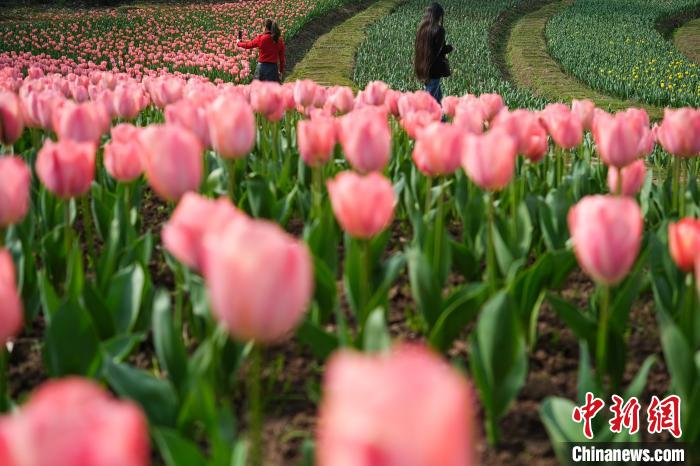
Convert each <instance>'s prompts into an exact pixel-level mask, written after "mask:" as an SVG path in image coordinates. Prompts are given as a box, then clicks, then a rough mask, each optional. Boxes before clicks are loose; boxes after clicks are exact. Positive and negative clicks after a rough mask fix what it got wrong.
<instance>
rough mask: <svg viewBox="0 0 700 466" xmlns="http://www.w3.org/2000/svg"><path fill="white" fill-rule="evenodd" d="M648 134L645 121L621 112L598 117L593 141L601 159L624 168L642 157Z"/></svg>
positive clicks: (612, 165)
mask: <svg viewBox="0 0 700 466" xmlns="http://www.w3.org/2000/svg"><path fill="white" fill-rule="evenodd" d="M646 133H649V134H650V130H649V128H648V127H645V126H644V123H643V121H641V120H638V119H636V118H630V116H629V114H627V113H624V112H620V113H616V114H615V115H614V116H611V115H607V114H602V113H601V114H598V116H596V120H595V125H594V131H593V139H594V140H595V143H596V150H597V151H598V153H599V154H600V157H601V159H602V160H603V161H604V162H605V163H606V164H607V165H609V166H611V167H617V168H624V167H626V166H627V165H630V164H631V163H632V162H634V161H635V160H637V159H638V158H639V157H640V156H641V155H642V150H641V148H642V146H643V145H644V138H645V137H646Z"/></svg>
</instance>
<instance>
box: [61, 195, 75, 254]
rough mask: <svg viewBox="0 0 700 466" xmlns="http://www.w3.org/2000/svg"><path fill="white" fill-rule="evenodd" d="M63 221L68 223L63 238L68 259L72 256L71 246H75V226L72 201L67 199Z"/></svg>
mask: <svg viewBox="0 0 700 466" xmlns="http://www.w3.org/2000/svg"><path fill="white" fill-rule="evenodd" d="M63 221H64V223H65V224H66V225H65V229H64V232H63V233H64V234H63V238H64V241H65V246H66V260H68V257H69V256H70V248H71V247H72V246H73V226H72V225H71V219H70V201H66V202H65V205H64V209H63Z"/></svg>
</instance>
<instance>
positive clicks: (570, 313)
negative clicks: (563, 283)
mask: <svg viewBox="0 0 700 466" xmlns="http://www.w3.org/2000/svg"><path fill="white" fill-rule="evenodd" d="M547 301H548V302H549V304H550V305H551V306H552V309H553V310H554V312H556V313H557V315H558V316H559V318H561V319H562V320H563V321H564V322H565V323H566V325H567V327H569V328H570V329H571V331H572V332H574V334H575V335H576V338H578V339H579V340H584V341H586V342H587V343H588V344H589V345H591V346H594V345H595V338H596V328H597V325H596V322H595V321H594V320H593V319H592V318H591V317H589V316H588V315H586V314H584V313H583V312H581V311H580V310H579V309H578V308H577V307H576V306H574V305H573V304H571V303H570V302H569V301H567V300H565V299H562V298H560V297H559V296H557V295H556V294H554V293H547Z"/></svg>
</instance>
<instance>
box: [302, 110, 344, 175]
mask: <svg viewBox="0 0 700 466" xmlns="http://www.w3.org/2000/svg"><path fill="white" fill-rule="evenodd" d="M335 143H336V137H335V121H333V120H332V119H331V118H316V119H314V120H313V121H311V120H300V121H299V123H297V145H298V146H299V154H300V155H301V158H302V159H303V160H304V162H305V163H306V164H307V165H308V166H310V167H318V166H321V165H323V164H325V163H326V162H327V161H328V159H329V158H330V156H331V154H332V153H333V149H334V148H335Z"/></svg>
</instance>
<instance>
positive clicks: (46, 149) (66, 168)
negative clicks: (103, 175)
mask: <svg viewBox="0 0 700 466" xmlns="http://www.w3.org/2000/svg"><path fill="white" fill-rule="evenodd" d="M36 174H37V176H38V177H39V179H40V180H41V182H42V183H43V184H44V186H46V188H47V189H48V190H49V191H51V192H52V193H54V194H55V195H56V196H58V197H60V198H62V199H70V198H72V197H78V196H82V195H83V194H85V193H87V192H88V191H89V190H90V185H91V184H92V181H93V179H94V176H95V146H94V145H93V144H91V143H79V142H75V141H73V140H70V139H64V140H61V141H58V142H53V141H51V140H50V139H47V140H46V142H45V143H44V146H43V147H42V148H41V150H39V154H38V155H37V160H36Z"/></svg>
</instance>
